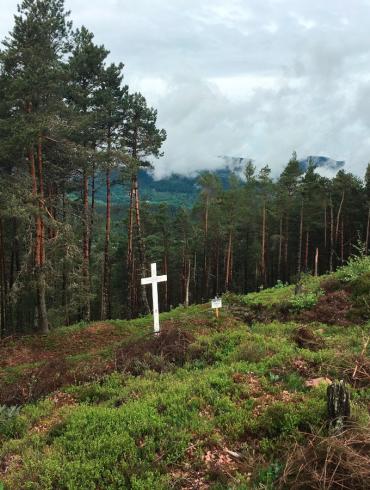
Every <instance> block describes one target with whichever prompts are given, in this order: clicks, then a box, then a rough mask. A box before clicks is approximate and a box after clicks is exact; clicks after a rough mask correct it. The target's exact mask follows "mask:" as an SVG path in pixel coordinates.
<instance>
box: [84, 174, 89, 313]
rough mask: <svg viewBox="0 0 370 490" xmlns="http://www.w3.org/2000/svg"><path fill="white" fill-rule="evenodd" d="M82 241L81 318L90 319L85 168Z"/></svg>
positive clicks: (87, 184) (87, 183) (86, 181)
mask: <svg viewBox="0 0 370 490" xmlns="http://www.w3.org/2000/svg"><path fill="white" fill-rule="evenodd" d="M83 217H84V218H83V221H84V223H83V226H84V230H83V243H82V275H83V286H84V299H83V302H84V305H83V319H84V320H85V321H90V319H91V307H90V254H89V246H90V214H89V178H88V175H87V170H86V168H84V170H83Z"/></svg>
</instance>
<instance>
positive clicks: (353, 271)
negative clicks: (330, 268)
mask: <svg viewBox="0 0 370 490" xmlns="http://www.w3.org/2000/svg"><path fill="white" fill-rule="evenodd" d="M368 272H370V255H365V256H363V255H358V256H352V257H350V258H349V259H348V263H347V264H346V265H344V266H342V267H340V268H339V269H338V270H337V272H336V274H335V275H336V276H337V277H339V278H340V279H342V280H343V281H345V282H350V281H354V280H356V279H358V278H359V277H360V276H362V275H363V274H366V273H368Z"/></svg>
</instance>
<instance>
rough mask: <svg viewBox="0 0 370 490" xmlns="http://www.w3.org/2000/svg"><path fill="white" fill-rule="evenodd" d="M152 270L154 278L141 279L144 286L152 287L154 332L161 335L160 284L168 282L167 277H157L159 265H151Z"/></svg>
mask: <svg viewBox="0 0 370 490" xmlns="http://www.w3.org/2000/svg"><path fill="white" fill-rule="evenodd" d="M150 269H151V273H152V276H151V277H144V278H143V279H141V284H142V286H146V285H148V284H151V285H152V298H153V318H154V332H155V333H159V331H160V326H159V306H158V283H159V282H164V281H167V276H166V275H164V276H157V264H155V263H154V264H151V265H150Z"/></svg>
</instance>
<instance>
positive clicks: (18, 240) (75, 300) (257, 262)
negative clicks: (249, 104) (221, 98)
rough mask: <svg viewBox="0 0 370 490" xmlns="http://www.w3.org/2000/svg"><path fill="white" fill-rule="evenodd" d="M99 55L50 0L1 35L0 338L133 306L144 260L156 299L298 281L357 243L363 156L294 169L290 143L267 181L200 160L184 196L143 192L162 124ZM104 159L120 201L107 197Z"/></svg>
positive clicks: (183, 300)
mask: <svg viewBox="0 0 370 490" xmlns="http://www.w3.org/2000/svg"><path fill="white" fill-rule="evenodd" d="M108 54H109V52H108V51H107V49H106V48H105V47H104V46H99V45H96V44H95V42H94V36H93V34H92V33H91V32H89V31H88V30H87V29H86V28H85V27H82V28H79V29H74V28H73V27H72V24H71V22H70V21H69V13H68V12H66V11H65V9H64V2H63V0H43V1H31V0H24V1H23V2H22V4H21V6H20V8H19V11H18V14H17V15H16V16H15V20H14V27H13V30H12V31H11V33H10V34H9V35H8V37H7V38H6V39H5V41H4V43H3V48H2V50H1V53H0V312H1V314H0V326H1V336H8V335H12V334H14V333H17V332H30V331H35V330H40V331H41V332H43V333H46V332H48V330H49V329H50V328H52V327H57V326H61V325H66V324H71V323H75V322H78V321H81V320H84V321H89V320H98V319H107V318H133V317H136V316H138V315H140V314H145V313H147V312H148V309H149V307H148V303H150V302H148V298H147V296H146V290H145V288H142V287H141V285H140V279H141V277H142V276H143V275H147V274H148V272H149V270H150V267H148V266H149V265H150V263H151V262H153V261H155V262H157V263H158V268H159V272H160V273H161V274H162V273H163V274H167V275H168V282H167V283H166V284H163V285H161V286H160V303H161V305H160V307H161V309H162V310H163V309H169V308H171V306H176V305H178V304H185V305H187V304H189V303H193V302H198V303H199V302H202V301H205V300H208V299H209V298H210V297H211V296H213V295H215V294H220V293H222V292H224V291H235V292H246V291H250V290H256V289H258V288H261V287H266V286H271V285H274V284H276V283H277V281H279V280H280V281H283V282H286V281H289V282H291V281H297V280H299V278H300V275H301V274H302V273H304V272H311V273H319V274H321V273H325V272H326V271H331V270H333V269H335V268H336V267H337V266H338V265H341V264H342V263H344V262H345V261H346V260H347V258H348V257H349V256H350V255H351V254H355V253H367V251H368V241H369V201H370V167H369V166H368V170H367V173H366V176H364V179H363V180H362V179H360V178H358V177H356V176H354V175H352V174H351V173H347V172H345V171H343V170H340V171H339V172H338V173H337V174H336V175H335V176H333V177H332V178H331V179H329V178H325V177H322V176H320V175H319V174H318V173H317V171H316V169H315V166H314V164H313V163H312V162H311V164H309V166H308V169H306V171H305V172H303V171H302V169H301V166H300V164H299V162H298V160H297V156H296V154H295V153H293V155H292V157H291V158H290V160H289V161H288V162H287V163H286V165H285V168H284V170H283V172H282V173H281V175H280V176H279V177H278V178H277V179H272V178H271V175H270V168H269V167H268V165H266V166H265V167H263V168H261V169H259V170H256V169H255V167H254V165H253V163H252V162H248V163H247V164H246V166H245V169H244V178H243V179H242V180H241V179H240V178H239V177H238V176H236V175H231V178H230V183H229V185H228V186H227V188H225V187H224V186H222V185H221V182H220V180H219V179H218V177H217V175H216V174H214V173H212V172H204V173H202V174H201V175H200V176H199V178H198V186H199V195H198V199H197V201H196V203H195V205H194V206H193V207H192V208H181V207H178V208H176V207H173V206H167V205H165V204H163V205H153V204H150V203H148V202H140V199H139V188H138V179H137V174H138V171H139V169H141V168H145V167H150V166H151V165H153V162H154V165H155V159H156V158H159V157H161V151H162V150H161V148H162V144H163V142H164V141H165V139H166V133H165V131H164V130H163V129H160V128H158V125H157V113H156V110H155V109H153V108H151V107H149V106H148V105H147V103H146V100H145V98H144V96H143V95H141V94H139V93H132V92H131V91H130V90H129V87H127V86H126V85H124V80H123V75H124V66H123V64H110V63H108V61H107V58H108ZM210 123H211V122H210ZM186 137H187V135H186V134H184V138H186ZM189 144H191V142H189ZM200 165H201V162H200ZM112 172H114V174H115V175H119V179H120V181H121V182H122V185H125V186H127V189H128V192H129V205H128V206H124V205H120V206H114V205H113V206H112V202H111V175H112ZM98 176H99V179H100V181H101V180H102V177H104V185H105V196H106V202H105V204H104V206H102V205H101V203H99V205H98V204H97V203H96V200H95V195H96V179H97V177H98ZM315 259H316V260H315ZM315 264H316V265H315Z"/></svg>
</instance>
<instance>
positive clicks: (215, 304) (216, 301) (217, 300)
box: [212, 296, 222, 308]
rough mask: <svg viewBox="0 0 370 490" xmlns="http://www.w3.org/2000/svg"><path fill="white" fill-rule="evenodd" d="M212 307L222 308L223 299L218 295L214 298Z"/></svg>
mask: <svg viewBox="0 0 370 490" xmlns="http://www.w3.org/2000/svg"><path fill="white" fill-rule="evenodd" d="M212 308H222V299H221V298H218V297H217V296H216V297H215V298H214V299H213V300H212Z"/></svg>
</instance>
